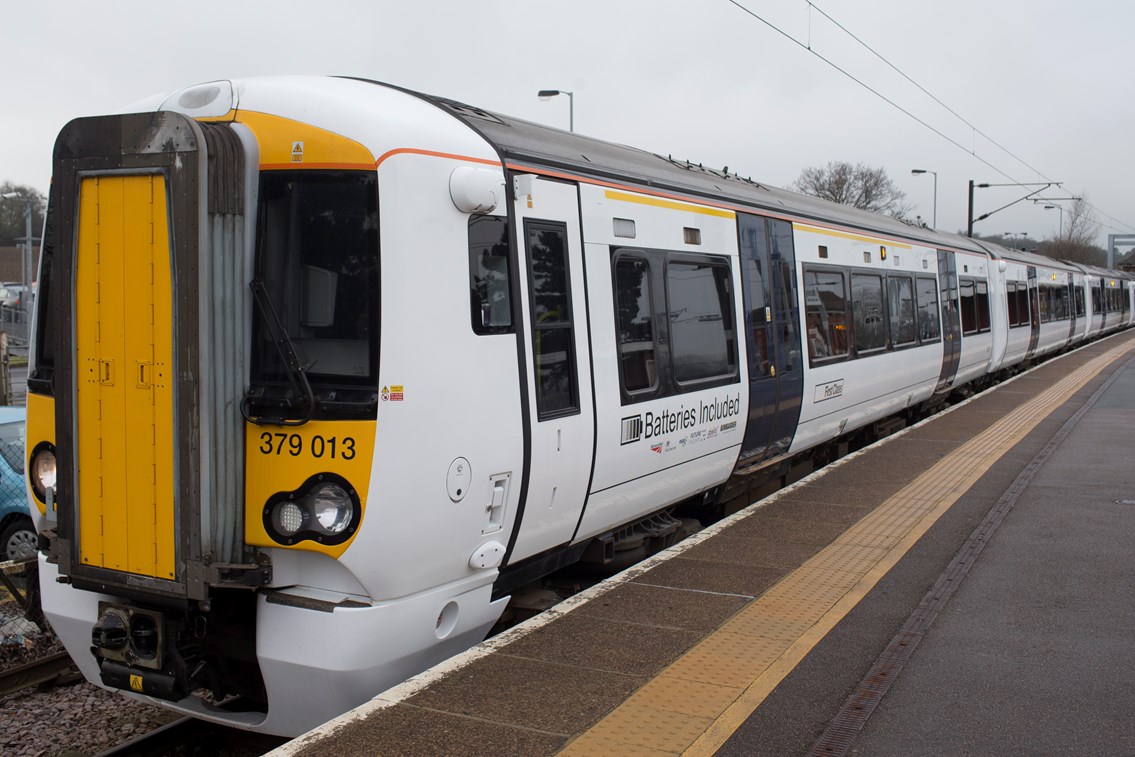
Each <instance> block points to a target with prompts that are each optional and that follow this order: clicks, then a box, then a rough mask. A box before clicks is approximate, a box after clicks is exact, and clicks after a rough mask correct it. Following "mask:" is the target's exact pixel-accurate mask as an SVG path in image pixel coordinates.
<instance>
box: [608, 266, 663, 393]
mask: <svg viewBox="0 0 1135 757" xmlns="http://www.w3.org/2000/svg"><path fill="white" fill-rule="evenodd" d="M653 299H654V296H653V291H652V287H651V283H650V264H649V263H647V262H646V261H645V260H641V259H637V258H626V257H623V258H617V259H616V260H615V309H616V311H617V320H618V326H619V370H620V371H621V373H622V379H623V390H624V391H626V392H627V393H631V394H633V393H635V392H642V391H647V390H650V389H653V388H654V387H656V386H657V385H658V370H657V364H656V363H655V358H654V315H653V308H652V302H653Z"/></svg>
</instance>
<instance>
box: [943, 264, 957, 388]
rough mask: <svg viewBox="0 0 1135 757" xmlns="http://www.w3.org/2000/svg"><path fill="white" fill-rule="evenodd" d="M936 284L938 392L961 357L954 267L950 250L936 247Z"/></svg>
mask: <svg viewBox="0 0 1135 757" xmlns="http://www.w3.org/2000/svg"><path fill="white" fill-rule="evenodd" d="M938 287H939V290H940V292H941V302H942V372H941V373H940V374H939V376H938V391H939V392H942V391H945V390H946V389H949V388H950V387H951V386H953V384H954V378H955V377H956V376H957V375H958V363H959V362H961V359H962V325H961V320H960V314H959V312H958V266H957V261H955V259H954V253H952V252H948V251H946V250H938Z"/></svg>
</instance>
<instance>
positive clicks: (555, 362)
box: [508, 175, 595, 564]
mask: <svg viewBox="0 0 1135 757" xmlns="http://www.w3.org/2000/svg"><path fill="white" fill-rule="evenodd" d="M513 180H514V186H515V188H516V204H515V212H514V218H515V222H516V226H515V228H516V243H517V244H516V246H517V251H518V261H519V267H520V273H521V275H520V285H521V298H520V301H521V303H522V312H523V317H522V321H521V323H522V326H523V335H522V339H523V340H524V354H525V355H527V356H528V357H527V361H526V373H527V375H526V377H525V384H526V390H527V392H528V409H529V411H528V428H527V433H528V437H529V439H528V446H529V464H528V468H527V478H526V481H525V482H524V483H525V486H524V490H523V491H524V496H523V500H522V502H521V505H520V507H521V511H520V514H519V517H518V518H517V523H518V526H517V528H516V529H515V530H514V532H513V537H512V539H513V541H512V543H511V544H510V545H509V555H508V562H509V564H514V563H516V562H517V561H518V560H523V559H524V558H526V557H531V556H532V555H535V554H538V553H540V552H543V551H545V550H548V549H551V548H553V547H556V546H559V545H562V544H565V543H567V542H568V541H570V540H571V538H572V535H573V534H574V532H575V528H576V524H577V523H578V522H579V518H580V514H581V513H582V511H583V506H584V502H585V500H586V497H587V488H588V483H589V481H590V479H591V470H592V458H593V453H594V449H595V441H594V437H595V411H594V399H593V395H592V384H591V360H590V354H591V349H590V345H589V341H588V339H589V337H588V328H587V302H586V297H585V290H584V280H585V279H584V272H583V244H582V239H581V235H580V222H579V190H578V187H577V186H576V185H575V184H569V183H565V182H558V181H549V180H547V179H541V178H537V177H535V176H531V175H523V176H516V177H514V179H513Z"/></svg>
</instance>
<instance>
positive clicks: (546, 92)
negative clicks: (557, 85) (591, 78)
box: [536, 89, 575, 131]
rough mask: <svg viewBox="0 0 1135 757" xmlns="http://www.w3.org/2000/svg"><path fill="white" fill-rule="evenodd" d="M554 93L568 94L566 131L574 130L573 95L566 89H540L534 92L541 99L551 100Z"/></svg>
mask: <svg viewBox="0 0 1135 757" xmlns="http://www.w3.org/2000/svg"><path fill="white" fill-rule="evenodd" d="M556 95H567V96H568V131H575V95H574V94H572V93H571V92H568V91H567V90H566V89H542V90H540V91H539V92H537V93H536V96H537V97H539V98H540V99H541V100H545V101H547V100H551V99H552V98H553V97H555V96H556Z"/></svg>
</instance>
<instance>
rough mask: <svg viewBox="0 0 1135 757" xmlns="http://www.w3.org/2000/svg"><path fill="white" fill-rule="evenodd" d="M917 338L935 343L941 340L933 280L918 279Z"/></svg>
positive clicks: (936, 290) (936, 296)
mask: <svg viewBox="0 0 1135 757" xmlns="http://www.w3.org/2000/svg"><path fill="white" fill-rule="evenodd" d="M917 286H918V291H917V294H918V338H919V340H920V341H922V342H936V341H938V340H939V339H941V338H942V322H941V320H940V319H941V315H940V313H939V310H938V286H937V284H936V283H935V281H934V279H931V278H926V277H923V276H919V277H918V285H917Z"/></svg>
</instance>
